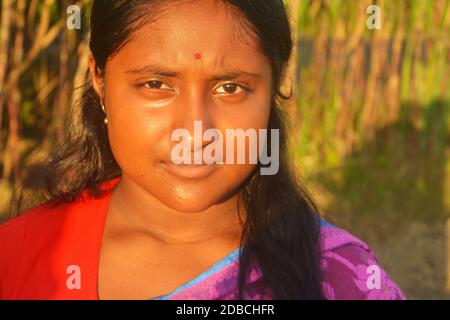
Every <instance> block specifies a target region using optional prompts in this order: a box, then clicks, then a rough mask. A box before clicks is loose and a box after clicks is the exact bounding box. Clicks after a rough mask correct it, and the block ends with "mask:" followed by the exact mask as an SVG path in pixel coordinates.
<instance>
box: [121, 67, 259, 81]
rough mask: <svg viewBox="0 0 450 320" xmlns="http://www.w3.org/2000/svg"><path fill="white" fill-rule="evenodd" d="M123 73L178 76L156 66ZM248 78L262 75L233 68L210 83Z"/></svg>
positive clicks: (212, 79) (257, 77)
mask: <svg viewBox="0 0 450 320" xmlns="http://www.w3.org/2000/svg"><path fill="white" fill-rule="evenodd" d="M125 73H131V74H154V75H159V76H162V77H170V78H175V77H177V76H179V75H180V73H179V72H175V71H170V70H168V69H165V68H164V67H161V66H156V65H148V66H145V67H142V68H136V69H129V70H127V71H125ZM242 76H244V77H250V78H256V79H262V75H260V74H258V73H253V72H248V71H245V70H242V69H240V68H234V69H232V70H228V71H225V72H223V73H221V74H217V75H214V76H212V77H210V79H209V80H210V81H227V80H233V79H236V78H239V77H242Z"/></svg>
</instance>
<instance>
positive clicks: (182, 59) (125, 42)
mask: <svg viewBox="0 0 450 320" xmlns="http://www.w3.org/2000/svg"><path fill="white" fill-rule="evenodd" d="M90 36H91V38H90V49H91V57H90V75H91V79H92V84H91V85H90V87H89V88H88V89H87V90H86V92H85V93H84V95H83V98H82V101H81V102H80V103H79V104H78V105H76V106H75V107H74V109H73V110H72V113H71V118H70V122H69V126H68V129H69V130H68V135H67V141H66V143H65V144H64V145H61V146H59V147H58V148H57V149H56V150H54V152H53V153H52V155H51V157H50V158H49V159H48V161H46V162H44V163H43V164H42V165H41V166H39V167H38V168H37V170H35V172H34V174H33V176H32V179H30V181H34V183H35V185H34V186H33V188H34V190H35V192H36V193H35V195H41V196H42V198H41V200H42V203H41V204H40V205H37V206H34V207H32V208H31V209H29V210H26V212H24V213H23V214H21V215H19V216H18V217H16V218H14V219H12V220H10V221H8V222H6V223H4V224H3V225H1V226H0V252H1V256H0V298H1V299H403V298H404V296H403V294H402V292H401V291H400V289H399V288H398V287H397V286H396V284H395V283H394V282H393V281H392V280H391V279H390V278H389V276H388V275H387V274H386V272H385V271H384V270H383V269H382V268H381V267H380V266H379V264H378V261H377V259H376V258H375V257H374V255H373V252H372V251H371V250H370V249H369V247H368V246H367V245H366V244H365V243H364V242H362V241H360V240H359V239H357V238H355V237H353V236H352V235H350V234H349V233H347V232H346V231H345V230H342V229H340V228H338V227H336V226H334V225H331V224H329V223H327V222H326V221H324V220H323V219H321V218H320V217H319V215H318V213H317V209H316V207H315V206H314V204H313V203H312V201H310V199H309V198H308V197H307V195H306V193H305V192H304V191H303V190H302V188H301V187H300V186H299V185H298V184H297V182H296V179H295V178H294V175H293V174H291V171H290V169H289V168H288V159H287V158H286V142H285V126H284V124H283V121H282V114H283V108H282V106H280V98H284V96H283V94H282V93H281V92H280V82H281V81H282V75H283V71H284V68H285V66H286V63H287V61H288V59H289V56H290V53H291V49H292V46H293V44H292V42H291V33H290V28H289V24H288V20H287V17H286V12H285V8H284V6H283V3H282V1H281V0H245V1H244V0H243V1H240V0H226V1H225V0H215V1H211V0H197V1H187V0H172V1H157V0H94V4H93V8H92V16H91V34H90ZM195 121H201V123H202V125H203V128H204V129H207V128H215V129H216V130H217V131H219V132H223V133H224V132H225V131H226V130H227V129H243V130H248V129H257V130H260V129H278V130H279V131H278V132H279V139H280V140H279V146H277V147H279V149H278V150H275V149H274V148H273V145H272V143H271V142H272V141H273V140H271V139H273V137H271V136H269V137H268V142H267V146H268V149H270V150H269V151H270V152H273V153H277V154H279V155H280V159H279V167H278V170H277V173H276V174H271V175H263V174H261V170H260V169H261V167H262V164H261V162H260V161H258V163H256V164H252V163H244V164H242V163H224V164H220V163H216V164H205V163H202V164H201V165H195V164H191V165H189V164H176V163H175V162H174V161H173V150H174V147H175V145H176V142H175V141H173V139H172V138H171V137H172V134H173V132H174V131H175V130H177V129H186V130H188V132H190V133H192V132H194V130H195V128H194V124H195ZM202 140H203V139H202ZM211 141H214V139H211V140H209V141H206V140H205V141H201V142H200V145H198V144H197V147H194V149H195V150H196V151H197V149H198V150H204V149H206V148H207V147H208V145H209V144H210V143H211ZM191 146H192V145H191ZM196 148H197V149H196ZM245 148H246V149H245V150H244V153H246V154H249V153H250V150H248V148H249V146H248V145H246V146H245ZM190 150H191V151H192V149H190ZM234 151H236V152H242V151H243V150H242V146H239V145H237V146H235V150H234ZM225 152H230V150H229V149H227V150H226V151H225ZM44 200H45V201H44Z"/></svg>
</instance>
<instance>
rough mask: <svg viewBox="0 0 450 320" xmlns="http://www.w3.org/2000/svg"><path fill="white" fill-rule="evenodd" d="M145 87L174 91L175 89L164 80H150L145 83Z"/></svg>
mask: <svg viewBox="0 0 450 320" xmlns="http://www.w3.org/2000/svg"><path fill="white" fill-rule="evenodd" d="M143 86H144V87H145V88H148V89H153V90H169V91H172V90H173V89H172V88H171V87H169V86H168V85H167V84H165V83H164V82H162V81H159V80H150V81H147V82H146V83H144V85H143Z"/></svg>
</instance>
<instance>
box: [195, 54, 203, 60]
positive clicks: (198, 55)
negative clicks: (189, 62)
mask: <svg viewBox="0 0 450 320" xmlns="http://www.w3.org/2000/svg"><path fill="white" fill-rule="evenodd" d="M194 57H195V59H197V60H200V59H201V58H202V54H201V53H196V54H194Z"/></svg>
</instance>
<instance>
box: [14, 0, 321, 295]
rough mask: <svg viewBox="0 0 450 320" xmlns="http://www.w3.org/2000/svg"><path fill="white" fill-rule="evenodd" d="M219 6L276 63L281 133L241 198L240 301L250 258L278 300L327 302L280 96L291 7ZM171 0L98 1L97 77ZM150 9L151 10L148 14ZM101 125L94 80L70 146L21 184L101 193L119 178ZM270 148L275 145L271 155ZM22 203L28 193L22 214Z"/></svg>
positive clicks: (68, 197) (258, 0)
mask: <svg viewBox="0 0 450 320" xmlns="http://www.w3.org/2000/svg"><path fill="white" fill-rule="evenodd" d="M171 1H175V0H171ZM177 1H180V0H177ZM219 1H222V2H223V3H225V4H227V5H228V7H229V9H230V12H231V13H232V15H233V17H234V21H235V22H237V23H238V25H239V26H240V27H241V28H239V30H240V31H239V32H251V33H252V34H254V35H256V37H257V40H258V44H259V46H260V50H261V51H262V52H263V53H264V54H265V55H266V56H267V57H268V58H269V60H270V62H271V65H272V72H273V79H274V80H273V94H272V105H271V111H270V118H269V128H268V129H278V130H279V133H280V150H279V151H280V165H279V171H278V173H277V174H276V175H260V174H258V173H259V165H258V166H257V168H256V169H255V171H254V172H253V173H252V174H251V175H250V176H249V177H248V178H247V179H246V181H245V182H244V183H243V186H242V189H241V190H242V192H240V195H239V196H240V199H242V201H243V203H244V204H245V208H246V210H247V216H246V219H245V222H244V226H243V232H242V237H241V244H245V246H243V248H244V249H243V250H242V251H241V255H240V274H239V298H240V299H245V297H246V296H245V290H246V279H247V273H248V272H249V269H250V266H251V263H252V261H257V263H258V266H259V268H260V270H261V271H262V273H263V280H264V284H265V286H266V290H267V292H268V293H270V294H271V295H272V296H273V297H274V298H275V299H322V298H323V294H322V290H321V281H320V280H321V273H320V246H319V233H320V225H319V214H318V210H317V207H316V206H315V205H314V203H313V201H312V200H311V199H310V197H309V196H308V194H307V193H306V192H305V190H304V189H303V188H302V187H301V185H300V183H299V182H298V179H297V178H296V176H295V175H294V174H293V171H292V169H291V168H290V167H289V161H288V156H287V155H288V153H287V140H286V132H287V124H286V121H285V114H284V111H283V109H282V107H281V106H280V101H281V100H282V99H287V98H289V97H287V96H284V95H283V94H282V93H281V92H280V86H281V81H282V74H283V70H284V68H285V66H286V64H287V62H288V60H289V58H290V55H291V51H292V47H293V41H292V36H291V29H290V25H289V21H288V18H287V14H286V8H285V6H284V4H283V2H282V0H219ZM169 2H170V1H167V0H165V1H161V0H94V2H93V6H92V13H91V21H90V22H91V24H90V49H91V52H92V55H93V57H94V59H95V62H96V72H97V71H98V72H100V73H102V72H103V71H104V70H105V66H106V63H107V60H108V59H109V58H110V57H112V56H113V55H114V54H116V53H117V52H118V51H119V50H120V48H121V47H122V46H123V45H124V44H125V43H126V42H127V41H129V39H130V38H131V36H132V34H133V32H134V31H136V30H137V29H138V28H139V27H140V26H142V25H143V24H144V23H145V22H149V21H151V20H152V19H153V18H154V17H156V16H157V14H158V9H161V8H163V7H164V5H165V4H167V3H169ZM149 6H150V7H151V9H152V10H145V9H148V8H149ZM103 120H104V114H103V112H102V109H101V104H100V98H99V96H98V94H97V93H96V92H95V90H94V88H93V86H92V80H90V81H88V83H87V86H86V89H85V91H84V93H83V96H82V98H81V100H80V101H79V102H78V103H77V104H75V105H74V106H73V107H72V109H71V113H70V115H69V118H68V122H67V125H66V140H65V142H64V144H61V145H59V146H57V147H56V148H55V149H53V150H52V151H51V153H50V155H49V157H48V159H46V160H45V161H42V163H40V164H38V165H37V166H35V167H34V168H32V170H30V173H29V175H28V177H27V178H26V179H25V180H24V182H23V187H24V188H27V189H28V190H31V191H32V195H33V198H34V199H35V200H34V201H44V200H56V201H59V202H73V201H76V200H77V198H78V196H79V195H80V193H81V191H83V190H84V189H88V190H89V191H90V193H91V194H93V195H95V196H97V195H101V194H102V191H101V190H100V189H99V188H98V184H99V183H101V182H103V181H106V180H109V179H112V178H116V177H119V176H121V168H120V167H119V165H118V164H117V162H116V161H115V159H114V156H113V153H112V151H111V148H110V144H109V139H108V134H107V128H106V126H105V125H103ZM269 132H270V130H269ZM269 139H270V137H269ZM270 145H271V143H270V140H269V141H268V148H269V150H268V151H269V152H271V150H270ZM22 199H23V193H21V196H20V198H19V201H18V203H19V204H18V206H17V208H18V209H17V210H18V211H19V210H20V209H19V208H20V202H21V201H22Z"/></svg>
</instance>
